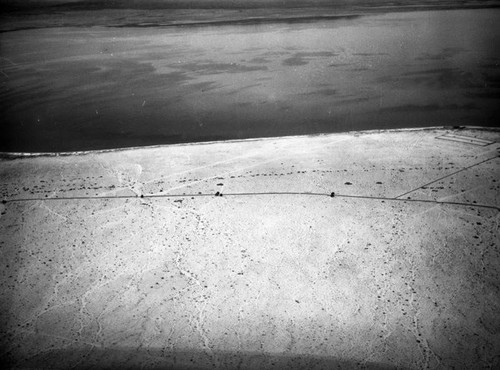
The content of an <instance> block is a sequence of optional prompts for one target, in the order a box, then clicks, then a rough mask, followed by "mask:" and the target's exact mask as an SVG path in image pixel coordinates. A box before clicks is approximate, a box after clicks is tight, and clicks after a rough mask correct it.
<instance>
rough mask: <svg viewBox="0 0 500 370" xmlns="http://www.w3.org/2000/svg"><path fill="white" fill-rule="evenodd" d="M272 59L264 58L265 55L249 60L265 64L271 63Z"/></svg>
mask: <svg viewBox="0 0 500 370" xmlns="http://www.w3.org/2000/svg"><path fill="white" fill-rule="evenodd" d="M270 61H271V60H269V59H267V58H263V57H255V58H252V59H250V60H249V61H248V63H258V64H265V63H269V62H270Z"/></svg>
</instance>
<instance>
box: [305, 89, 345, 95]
mask: <svg viewBox="0 0 500 370" xmlns="http://www.w3.org/2000/svg"><path fill="white" fill-rule="evenodd" d="M338 93H339V92H338V90H336V89H320V90H314V91H309V92H307V93H302V94H301V95H306V96H307V95H324V96H334V95H337V94H338Z"/></svg>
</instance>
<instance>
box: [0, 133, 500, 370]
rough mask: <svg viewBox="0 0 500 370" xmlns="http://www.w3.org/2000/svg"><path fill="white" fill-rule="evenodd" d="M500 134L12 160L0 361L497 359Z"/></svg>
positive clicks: (4, 219) (177, 363)
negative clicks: (499, 154)
mask: <svg viewBox="0 0 500 370" xmlns="http://www.w3.org/2000/svg"><path fill="white" fill-rule="evenodd" d="M443 135H446V136H445V137H443ZM454 135H460V136H458V137H457V136H454ZM464 136H465V137H466V138H465V139H464V138H463V137H464ZM467 138H471V139H470V140H469V139H467ZM474 138H476V139H480V140H476V139H474ZM499 139H500V132H498V131H492V130H479V129H470V128H468V129H464V130H461V131H457V130H444V129H430V130H414V131H412V130H410V131H397V132H369V133H346V134H335V135H322V136H313V137H289V138H277V139H265V140H248V141H240V142H225V143H211V144H197V145H174V146H164V147H154V148H143V149H134V150H120V151H111V152H101V153H96V152H94V153H87V154H80V155H59V156H39V157H26V158H25V157H18V158H14V159H13V158H5V159H2V160H0V196H1V198H2V199H3V202H2V204H0V211H1V212H0V213H1V216H0V257H1V258H0V266H1V268H0V284H1V285H0V286H1V300H0V302H1V306H0V320H1V321H0V325H1V331H2V332H1V337H0V338H1V341H0V343H1V346H0V347H1V352H0V360H1V361H2V362H3V363H5V364H6V365H7V366H8V367H10V368H15V369H21V368H22V369H26V368H30V369H31V368H44V369H48V368H50V369H68V368H74V369H87V368H88V369H95V368H98V369H112V368H120V369H135V368H144V369H160V368H161V369H170V368H173V369H198V368H203V369H205V368H220V369H273V368H275V369H282V368H291V369H302V368H304V369H306V368H307V369H322V368H323V369H332V368H341V369H345V368H353V369H365V368H369V369H371V368H375V369H378V368H403V369H419V368H431V369H448V368H464V369H465V368H498V367H499V366H500V356H499V353H500V314H499V312H500V275H499V273H500V249H499V234H498V228H499V222H500V216H499V208H498V207H499V206H500V192H499V189H500V166H499V164H500V158H499V156H498V153H499V148H500V145H499V143H498V142H499ZM332 192H334V193H335V194H334V195H335V196H333V197H332V196H331V195H332V194H331V193H332ZM215 194H219V195H220V196H216V195H215Z"/></svg>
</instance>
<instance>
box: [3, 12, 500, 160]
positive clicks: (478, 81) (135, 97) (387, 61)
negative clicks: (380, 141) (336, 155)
mask: <svg viewBox="0 0 500 370" xmlns="http://www.w3.org/2000/svg"><path fill="white" fill-rule="evenodd" d="M499 16H500V10H496V9H483V10H446V11H422V12H408V13H390V14H384V15H370V16H363V17H358V18H354V19H349V18H346V19H339V20H327V21H318V22H313V23H311V22H309V23H303V24H301V23H293V24H283V23H280V24H260V25H234V26H220V27H192V28H189V27H184V28H105V27H87V28H49V29H41V30H25V31H16V32H8V33H3V34H1V35H0V55H1V59H0V65H1V74H0V78H1V81H2V84H1V89H0V115H1V117H2V123H1V125H2V135H1V138H0V150H2V151H28V152H36V151H75V150H88V149H104V148H118V147H129V146H141V145H152V144H165V143H178V142H196V141H207V140H224V139H240V138H249V137H265V136H282V135H297V134H313V133H325V132H339V131H348V130H362V129H377V128H396V127H422V126H436V125H437V126H440V125H484V126H494V125H496V123H497V122H500V121H499V118H500V108H499V104H498V100H499V99H498V98H499V97H500V94H499V92H500V49H499V48H498V47H497V46H498V45H500V26H499V25H500V22H499V19H500V17H499Z"/></svg>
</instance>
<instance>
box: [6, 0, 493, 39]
mask: <svg viewBox="0 0 500 370" xmlns="http://www.w3.org/2000/svg"><path fill="white" fill-rule="evenodd" d="M382 3H384V2H382ZM322 5H324V4H322ZM495 8H500V1H494V2H478V3H465V4H464V3H456V4H455V3H454V2H451V3H447V4H442V3H436V4H433V3H426V2H424V3H421V4H418V3H414V4H408V5H402V4H396V5H370V4H363V3H360V4H358V5H356V3H353V4H351V5H345V4H344V5H334V6H328V7H325V6H322V7H318V8H314V7H311V6H306V7H293V6H290V7H286V6H283V7H263V8H256V7H247V8H238V7H235V8H230V7H229V8H223V7H220V8H210V7H206V8H175V7H170V8H169V7H164V8H139V7H137V8H132V7H129V8H127V7H119V6H115V7H107V8H103V7H92V6H89V7H87V8H85V7H83V6H81V4H80V3H75V4H71V3H68V4H61V5H52V6H45V7H33V8H30V7H28V6H24V7H20V8H17V7H14V8H12V9H11V10H12V11H8V10H7V11H6V10H5V9H4V10H3V11H2V12H0V34H1V33H7V32H15V31H26V30H35V29H46V28H69V27H75V28H86V27H106V28H161V27H168V28H171V27H207V26H208V27H219V26H230V25H232V26H234V25H259V24H283V23H288V24H294V23H311V22H316V21H325V20H337V19H339V20H340V19H354V18H357V17H361V16H365V15H373V14H383V13H398V12H418V11H440V10H464V9H470V10H473V9H495ZM7 9H9V8H7ZM138 13H141V15H144V13H145V14H147V16H148V17H149V18H151V21H147V22H144V21H143V20H141V21H137V15H138ZM92 15H98V16H96V17H94V16H92ZM82 17H83V20H82Z"/></svg>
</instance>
